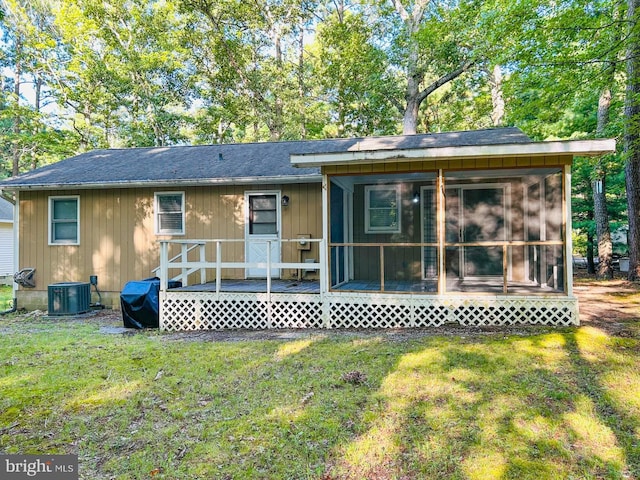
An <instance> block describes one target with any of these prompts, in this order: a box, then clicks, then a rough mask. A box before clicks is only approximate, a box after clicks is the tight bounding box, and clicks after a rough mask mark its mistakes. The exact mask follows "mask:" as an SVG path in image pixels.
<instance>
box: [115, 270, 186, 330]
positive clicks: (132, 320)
mask: <svg viewBox="0 0 640 480" xmlns="http://www.w3.org/2000/svg"><path fill="white" fill-rule="evenodd" d="M181 286H182V282H179V281H176V280H169V282H168V285H167V288H179V287H181ZM120 307H121V308H122V321H123V322H124V326H125V327H127V328H158V327H159V324H160V314H159V312H160V279H159V278H158V277H152V278H147V279H145V280H140V281H135V282H127V283H125V285H124V288H123V289H122V292H120Z"/></svg>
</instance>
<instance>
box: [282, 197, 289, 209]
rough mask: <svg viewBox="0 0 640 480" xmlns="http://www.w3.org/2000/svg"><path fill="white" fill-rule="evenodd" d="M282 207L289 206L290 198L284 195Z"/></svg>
mask: <svg viewBox="0 0 640 480" xmlns="http://www.w3.org/2000/svg"><path fill="white" fill-rule="evenodd" d="M282 206H283V207H288V206H289V197H288V196H287V195H283V196H282Z"/></svg>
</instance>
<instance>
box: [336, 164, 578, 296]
mask: <svg viewBox="0 0 640 480" xmlns="http://www.w3.org/2000/svg"><path fill="white" fill-rule="evenodd" d="M563 169H564V167H563V166H541V167H531V166H529V167H527V168H496V169H477V170H476V169H473V170H471V169H467V170H462V169H460V170H444V169H439V170H436V171H425V172H406V173H397V172H396V173H391V172H390V173H386V172H385V173H371V174H365V175H363V174H358V175H329V177H328V186H329V195H328V197H329V214H328V217H329V262H330V272H329V277H330V279H329V288H330V290H331V291H336V292H347V291H348V292H387V293H413V294H416V293H421V294H425V295H429V294H431V295H433V294H447V293H473V294H482V293H489V294H519V295H522V294H526V295H529V294H540V293H544V294H550V293H557V294H563V293H566V292H567V267H566V242H565V239H566V231H567V229H566V226H567V225H566V221H565V218H566V217H567V210H566V206H565V203H564V202H563V199H564V197H565V193H566V192H565V187H564V170H563Z"/></svg>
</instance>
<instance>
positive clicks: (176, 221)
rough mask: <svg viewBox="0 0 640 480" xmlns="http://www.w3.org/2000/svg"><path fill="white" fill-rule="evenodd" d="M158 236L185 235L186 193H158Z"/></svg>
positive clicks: (156, 209) (156, 210)
mask: <svg viewBox="0 0 640 480" xmlns="http://www.w3.org/2000/svg"><path fill="white" fill-rule="evenodd" d="M155 212H156V235H184V192H167V193H156V208H155Z"/></svg>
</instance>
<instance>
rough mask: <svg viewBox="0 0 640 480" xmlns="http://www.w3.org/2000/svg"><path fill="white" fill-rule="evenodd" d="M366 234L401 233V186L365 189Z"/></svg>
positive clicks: (377, 186)
mask: <svg viewBox="0 0 640 480" xmlns="http://www.w3.org/2000/svg"><path fill="white" fill-rule="evenodd" d="M364 193H365V232H366V233H400V185H370V186H367V187H365V190H364Z"/></svg>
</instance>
